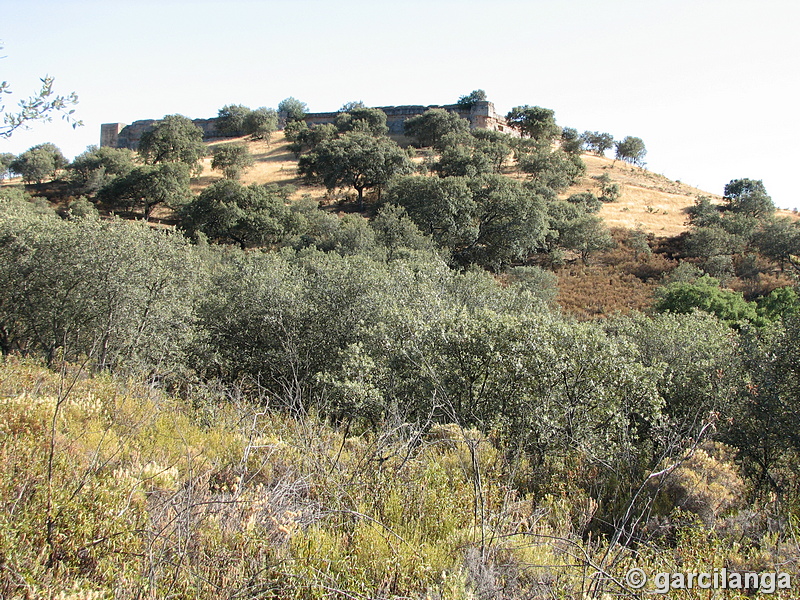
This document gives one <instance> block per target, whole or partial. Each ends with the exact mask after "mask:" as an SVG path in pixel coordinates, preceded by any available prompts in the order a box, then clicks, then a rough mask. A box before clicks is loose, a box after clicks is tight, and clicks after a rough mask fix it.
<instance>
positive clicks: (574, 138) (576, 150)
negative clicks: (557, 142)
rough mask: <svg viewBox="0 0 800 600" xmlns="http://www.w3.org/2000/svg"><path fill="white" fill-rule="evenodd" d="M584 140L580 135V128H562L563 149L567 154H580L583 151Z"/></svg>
mask: <svg viewBox="0 0 800 600" xmlns="http://www.w3.org/2000/svg"><path fill="white" fill-rule="evenodd" d="M583 145H584V140H583V138H582V137H581V136H580V135H578V130H577V129H574V128H572V127H564V129H562V130H561V149H562V150H563V151H564V152H566V153H567V154H580V153H581V152H583Z"/></svg>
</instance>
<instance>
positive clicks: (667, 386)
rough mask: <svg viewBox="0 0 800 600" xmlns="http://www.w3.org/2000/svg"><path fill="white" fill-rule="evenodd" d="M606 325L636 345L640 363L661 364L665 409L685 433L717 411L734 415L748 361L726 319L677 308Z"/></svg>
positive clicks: (660, 388) (722, 415) (673, 424)
mask: <svg viewBox="0 0 800 600" xmlns="http://www.w3.org/2000/svg"><path fill="white" fill-rule="evenodd" d="M606 329H607V331H608V332H609V333H610V334H611V335H613V336H615V337H622V338H625V339H627V340H628V341H630V342H632V343H633V344H634V347H635V349H636V354H635V358H636V360H637V362H640V363H641V364H643V365H645V366H647V367H651V368H657V369H658V371H659V378H658V381H657V386H658V391H659V395H660V396H661V397H662V398H663V399H664V403H665V404H664V414H665V416H666V417H667V418H668V420H669V422H670V425H671V427H673V428H675V429H676V430H678V431H679V432H680V434H681V435H682V436H686V435H692V434H696V433H697V431H698V430H699V429H700V427H701V426H702V424H703V423H704V421H705V420H707V419H709V418H710V416H711V415H712V414H713V413H716V414H718V415H719V416H720V418H721V419H723V420H724V419H726V418H729V417H730V416H732V411H733V403H734V400H735V398H736V394H738V389H739V385H740V383H741V366H742V365H741V357H740V354H739V352H738V348H737V345H736V343H734V342H735V337H734V334H733V332H732V331H731V329H730V327H728V326H727V325H726V324H725V323H723V322H722V321H720V320H719V319H717V318H715V317H714V316H713V315H711V314H708V313H706V312H689V313H675V312H671V313H663V314H656V315H653V316H652V317H646V316H644V315H641V314H639V315H634V316H631V317H625V318H617V319H612V320H610V321H609V322H608V323H607V324H606Z"/></svg>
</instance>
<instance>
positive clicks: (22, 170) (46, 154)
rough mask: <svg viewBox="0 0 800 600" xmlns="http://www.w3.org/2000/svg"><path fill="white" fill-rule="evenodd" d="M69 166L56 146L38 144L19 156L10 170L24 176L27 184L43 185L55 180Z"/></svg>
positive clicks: (10, 166) (23, 178)
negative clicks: (48, 180)
mask: <svg viewBox="0 0 800 600" xmlns="http://www.w3.org/2000/svg"><path fill="white" fill-rule="evenodd" d="M68 164H69V161H67V159H66V158H64V155H63V154H62V153H61V150H59V149H58V148H57V147H56V146H55V145H54V144H51V143H49V142H48V143H45V144H38V145H36V146H33V147H32V148H29V149H28V150H26V151H25V152H23V153H22V154H20V155H19V156H17V157H16V158H15V159H14V160H13V161H11V163H10V164H9V166H8V169H9V170H10V171H12V172H14V173H18V174H19V175H21V176H22V180H23V181H25V182H27V183H42V181H44V180H45V179H55V178H56V176H57V175H58V172H59V171H60V170H62V169H63V168H64V167H66V166H67V165H68Z"/></svg>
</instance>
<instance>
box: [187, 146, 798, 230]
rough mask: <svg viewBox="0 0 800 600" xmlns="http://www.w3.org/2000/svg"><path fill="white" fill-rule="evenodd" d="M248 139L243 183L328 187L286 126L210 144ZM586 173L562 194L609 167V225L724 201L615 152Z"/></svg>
mask: <svg viewBox="0 0 800 600" xmlns="http://www.w3.org/2000/svg"><path fill="white" fill-rule="evenodd" d="M243 142H245V143H247V145H248V147H249V149H250V152H251V153H252V154H253V156H254V158H255V161H256V164H255V166H254V167H253V168H252V169H250V170H249V171H247V172H246V173H245V174H244V176H243V177H242V183H245V184H250V183H260V184H265V183H275V184H279V185H294V186H297V188H298V189H297V192H295V194H294V197H295V198H300V196H301V195H303V194H309V195H311V197H313V198H314V199H316V200H322V199H323V198H324V197H325V194H326V191H325V189H324V188H323V187H320V186H310V185H307V184H305V183H304V182H303V181H302V180H301V179H300V178H298V176H297V159H296V158H295V157H294V154H292V153H291V152H290V151H289V149H288V144H289V142H288V141H287V140H286V138H284V137H283V133H282V132H277V133H275V134H274V135H273V139H272V141H270V142H263V141H262V142H249V141H245V139H244V138H240V139H232V140H223V141H218V142H212V143H210V144H209V146H210V148H213V147H215V146H218V145H221V144H231V143H243ZM582 159H583V161H584V163H586V174H585V175H584V176H583V177H582V178H581V179H580V181H578V182H577V183H576V184H575V185H573V186H572V187H571V188H570V189H569V190H567V192H565V193H564V194H563V197H565V198H566V197H567V196H569V195H570V194H575V193H577V192H584V191H589V192H592V193H594V194H595V195H598V196H599V195H600V190H599V186H598V182H597V180H596V179H594V178H595V177H599V176H601V175H603V174H604V173H605V174H607V175H608V177H609V178H610V180H611V181H612V182H613V183H617V184H619V186H620V188H621V196H620V198H619V200H617V201H616V202H613V203H609V204H605V205H604V206H603V209H602V210H601V211H600V216H601V217H602V218H603V219H604V220H605V222H606V224H607V225H608V226H609V227H627V228H635V227H637V226H641V227H642V228H644V230H645V231H648V232H652V233H653V234H655V235H656V236H658V237H670V236H674V235H678V234H680V233H682V232H683V231H685V230H686V229H687V222H686V221H687V212H686V209H687V208H689V207H690V206H692V205H693V204H694V201H695V199H696V198H697V197H698V196H708V197H710V198H712V199H713V200H716V201H721V200H722V198H721V197H720V196H717V195H714V194H711V193H709V192H704V191H702V190H699V189H697V188H694V187H691V186H689V185H686V184H684V183H681V182H679V181H672V180H671V179H668V178H666V177H664V176H663V175H658V174H656V173H652V172H650V171H648V170H646V169H640V168H639V167H633V166H630V165H628V164H626V163H623V162H621V161H613V160H611V159H610V158H605V157H600V156H595V155H593V154H584V155H583V156H582ZM221 178H222V175H221V174H220V173H219V172H218V171H212V170H211V157H210V156H209V157H207V158H206V159H205V160H204V161H203V173H202V174H201V175H200V177H199V178H197V179H196V180H195V182H194V184H193V187H194V189H195V191H197V190H199V189H201V188H203V187H206V186H207V185H210V184H211V183H212V182H214V181H216V180H218V179H221ZM778 212H779V214H780V215H781V216H791V217H794V218H797V215H794V214H793V213H792V212H790V211H785V210H781V211H778Z"/></svg>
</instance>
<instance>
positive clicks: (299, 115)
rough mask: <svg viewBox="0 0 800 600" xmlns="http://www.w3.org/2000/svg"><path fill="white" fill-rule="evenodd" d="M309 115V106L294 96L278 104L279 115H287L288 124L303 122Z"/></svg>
mask: <svg viewBox="0 0 800 600" xmlns="http://www.w3.org/2000/svg"><path fill="white" fill-rule="evenodd" d="M307 113H308V106H307V105H306V103H305V102H301V101H300V100H298V99H297V98H294V97H293V96H289V97H288V98H284V99H283V100H281V101H280V103H279V104H278V114H283V115H285V119H286V123H287V124H288V123H291V122H292V121H302V120H303V119H305V117H306V114H307Z"/></svg>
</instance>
